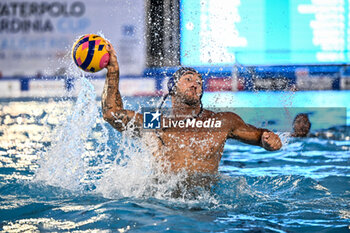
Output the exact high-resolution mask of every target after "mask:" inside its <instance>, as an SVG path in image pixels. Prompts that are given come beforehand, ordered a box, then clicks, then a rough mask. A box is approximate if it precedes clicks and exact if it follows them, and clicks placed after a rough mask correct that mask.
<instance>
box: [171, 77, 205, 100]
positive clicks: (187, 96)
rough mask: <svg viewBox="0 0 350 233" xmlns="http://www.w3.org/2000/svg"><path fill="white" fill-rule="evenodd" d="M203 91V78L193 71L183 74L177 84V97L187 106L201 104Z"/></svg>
mask: <svg viewBox="0 0 350 233" xmlns="http://www.w3.org/2000/svg"><path fill="white" fill-rule="evenodd" d="M202 91H203V90H202V78H201V77H200V75H199V74H197V73H194V72H192V71H188V72H186V73H185V74H183V75H182V76H181V77H180V79H179V81H178V82H177V84H176V95H177V96H178V97H180V98H181V99H182V100H183V102H184V103H185V104H187V105H196V104H198V103H200V101H201V96H202Z"/></svg>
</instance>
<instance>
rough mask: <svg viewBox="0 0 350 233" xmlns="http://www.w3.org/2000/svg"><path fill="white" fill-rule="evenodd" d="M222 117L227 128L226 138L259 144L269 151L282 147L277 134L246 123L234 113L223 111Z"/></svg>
mask: <svg viewBox="0 0 350 233" xmlns="http://www.w3.org/2000/svg"><path fill="white" fill-rule="evenodd" d="M223 119H224V121H225V124H226V125H227V127H228V129H229V133H228V135H227V137H228V138H233V139H237V140H239V141H241V142H244V143H247V144H251V145H256V146H261V147H263V148H265V149H266V150H269V151H274V150H279V149H280V148H281V147H282V143H281V139H280V138H279V136H278V135H277V134H275V133H274V132H271V131H269V130H267V129H262V128H256V127H255V126H252V125H249V124H246V123H245V122H244V121H243V120H242V118H241V117H239V116H238V115H237V114H235V113H231V112H226V113H223Z"/></svg>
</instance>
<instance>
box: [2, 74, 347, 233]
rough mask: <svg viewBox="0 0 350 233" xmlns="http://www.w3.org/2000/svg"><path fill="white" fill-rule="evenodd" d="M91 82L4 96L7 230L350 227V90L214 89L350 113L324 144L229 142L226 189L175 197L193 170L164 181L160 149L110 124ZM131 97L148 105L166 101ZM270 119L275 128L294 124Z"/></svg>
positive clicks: (220, 97) (231, 103) (223, 171)
mask: <svg viewBox="0 0 350 233" xmlns="http://www.w3.org/2000/svg"><path fill="white" fill-rule="evenodd" d="M80 81H81V82H82V89H81V91H80V93H79V96H78V97H77V98H69V99H17V100H16V99H14V100H11V99H2V100H0V104H1V105H0V116H1V126H0V127H1V128H0V203H1V204H0V224H1V225H0V229H1V230H2V231H3V232H26V231H27V232H57V231H58V232H127V231H130V232H163V231H168V232H349V231H350V133H349V122H350V121H349V118H347V116H350V114H349V111H350V110H349V109H350V102H349V101H348V100H349V99H350V92H349V91H314V92H295V93H294V92H234V93H206V94H205V95H204V96H203V104H204V106H205V107H213V106H214V107H229V108H235V107H277V108H293V107H304V108H306V109H307V108H316V107H323V109H324V108H325V107H342V108H344V107H345V108H346V110H347V114H345V115H344V114H343V115H342V114H340V115H339V114H338V115H337V116H336V117H335V118H334V119H338V118H342V119H341V120H342V121H340V122H345V123H344V124H341V123H336V122H338V121H334V122H335V124H334V125H332V121H329V122H327V123H328V124H330V125H327V127H328V126H330V127H329V128H328V129H326V130H325V129H322V127H321V126H320V125H318V126H317V124H315V125H316V127H313V128H312V130H313V131H314V132H313V134H314V135H315V131H322V130H323V131H322V132H323V133H322V137H321V136H320V137H316V136H313V137H309V138H304V139H301V138H291V137H290V136H289V134H288V133H287V132H285V131H280V132H277V133H278V134H279V135H280V136H281V138H282V140H283V143H284V146H283V148H282V149H281V150H279V151H275V152H268V151H265V150H264V149H262V148H259V147H256V146H250V145H246V144H243V143H240V142H237V141H235V140H228V141H227V143H226V146H225V149H224V154H223V158H222V160H221V164H220V169H219V171H220V177H219V181H218V183H217V184H216V185H215V187H213V188H212V190H211V191H207V190H199V191H198V193H197V194H198V195H197V197H196V198H187V197H186V196H181V197H177V198H174V197H172V196H171V195H169V189H171V187H173V185H174V183H176V181H178V180H181V174H180V175H179V176H178V177H170V178H169V177H167V178H166V182H164V183H163V184H161V185H158V186H155V185H154V183H153V182H152V180H153V178H154V175H155V174H154V171H153V168H152V159H153V158H152V156H151V155H150V153H149V152H148V151H145V150H144V147H143V146H142V142H141V141H139V140H137V139H131V138H130V137H128V133H125V134H120V133H119V132H116V131H115V130H114V129H112V128H111V127H110V126H109V125H108V124H107V123H105V122H104V121H103V120H102V117H101V109H100V102H99V101H100V99H99V97H98V96H96V95H95V92H94V90H93V86H92V85H91V84H90V82H89V81H88V80H85V79H82V80H80ZM124 101H125V103H126V106H127V107H128V108H131V109H134V110H140V108H141V107H143V106H145V105H147V106H148V105H152V104H154V103H156V102H157V101H158V99H157V98H152V97H147V98H146V97H145V98H141V97H128V98H124ZM258 110H259V109H258ZM258 110H257V111H258ZM310 111H311V110H310ZM312 111H314V113H315V114H313V115H312V117H311V118H310V119H311V121H314V120H315V121H316V120H317V116H318V115H317V109H316V110H315V109H313V110H312ZM287 112H289V113H290V111H287V110H286V113H287ZM319 115H322V114H319ZM270 117H271V119H266V120H268V121H269V122H275V123H274V124H272V126H273V127H274V126H276V124H277V125H278V124H282V125H284V124H285V122H284V121H281V119H280V117H279V116H278V117H277V116H273V115H272V116H270ZM274 117H275V118H276V119H272V118H274ZM287 118H288V119H289V122H291V121H292V119H293V116H292V115H291V114H286V119H287ZM276 122H277V123H276ZM270 125H271V124H270ZM267 126H269V125H267ZM277 131H278V127H277Z"/></svg>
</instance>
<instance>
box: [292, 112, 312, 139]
mask: <svg viewBox="0 0 350 233" xmlns="http://www.w3.org/2000/svg"><path fill="white" fill-rule="evenodd" d="M310 128H311V122H310V120H309V116H308V115H307V114H305V113H300V114H298V115H297V116H296V117H295V118H294V121H293V129H294V133H293V136H294V137H306V136H307V134H308V133H309V131H310Z"/></svg>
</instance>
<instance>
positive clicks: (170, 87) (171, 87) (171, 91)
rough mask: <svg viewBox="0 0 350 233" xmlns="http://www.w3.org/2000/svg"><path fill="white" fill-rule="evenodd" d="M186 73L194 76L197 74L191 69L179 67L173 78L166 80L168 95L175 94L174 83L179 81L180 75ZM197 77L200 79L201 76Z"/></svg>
mask: <svg viewBox="0 0 350 233" xmlns="http://www.w3.org/2000/svg"><path fill="white" fill-rule="evenodd" d="M187 72H193V73H195V74H199V73H198V71H197V70H195V69H193V68H191V67H181V68H180V69H178V70H177V71H176V72H175V73H174V74H173V76H171V77H170V78H169V80H168V85H167V86H168V93H169V95H174V94H175V87H176V83H177V82H178V81H179V79H180V78H181V76H182V75H184V74H185V73H187ZM199 76H200V77H201V78H202V76H201V75H200V74H199Z"/></svg>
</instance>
